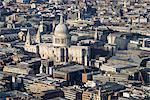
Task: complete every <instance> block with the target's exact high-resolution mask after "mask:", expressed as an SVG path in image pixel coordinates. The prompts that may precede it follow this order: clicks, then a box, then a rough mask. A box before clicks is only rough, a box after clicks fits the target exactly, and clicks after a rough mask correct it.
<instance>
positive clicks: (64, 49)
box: [24, 16, 90, 66]
mask: <svg viewBox="0 0 150 100" xmlns="http://www.w3.org/2000/svg"><path fill="white" fill-rule="evenodd" d="M40 28H41V25H40V27H39V29H38V32H37V35H36V43H34V44H32V42H31V38H30V33H29V31H28V33H27V37H26V42H25V46H24V49H25V50H26V51H28V52H34V53H38V54H40V56H41V58H42V59H52V60H53V61H54V62H58V63H59V62H76V63H79V64H83V65H85V66H87V65H88V64H89V60H90V47H89V46H77V45H71V38H70V35H69V30H68V27H67V26H66V25H65V24H64V21H63V16H61V17H60V23H59V24H58V25H57V26H56V27H55V31H54V34H53V39H52V40H53V42H52V43H42V40H41V34H40V31H39V30H41V29H40Z"/></svg>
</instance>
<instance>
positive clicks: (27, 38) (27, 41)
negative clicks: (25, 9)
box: [25, 29, 31, 46]
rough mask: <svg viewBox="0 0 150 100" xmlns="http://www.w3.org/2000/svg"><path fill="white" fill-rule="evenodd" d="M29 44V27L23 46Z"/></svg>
mask: <svg viewBox="0 0 150 100" xmlns="http://www.w3.org/2000/svg"><path fill="white" fill-rule="evenodd" d="M29 45H31V37H30V32H29V29H28V32H27V36H26V42H25V46H29Z"/></svg>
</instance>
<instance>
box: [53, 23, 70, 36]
mask: <svg viewBox="0 0 150 100" xmlns="http://www.w3.org/2000/svg"><path fill="white" fill-rule="evenodd" d="M54 34H55V35H56V36H58V35H59V36H62V35H67V34H68V27H67V26H66V25H65V24H58V25H57V26H56V28H55V32H54Z"/></svg>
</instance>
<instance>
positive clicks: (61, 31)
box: [53, 15, 70, 47]
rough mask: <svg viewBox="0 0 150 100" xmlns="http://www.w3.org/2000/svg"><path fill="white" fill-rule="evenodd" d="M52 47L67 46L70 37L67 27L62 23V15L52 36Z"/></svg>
mask: <svg viewBox="0 0 150 100" xmlns="http://www.w3.org/2000/svg"><path fill="white" fill-rule="evenodd" d="M53 45H54V46H59V47H60V46H63V47H64V46H69V45H70V36H69V31H68V27H67V25H65V24H64V22H63V15H61V17H60V23H59V24H58V25H57V26H56V28H55V31H54V35H53Z"/></svg>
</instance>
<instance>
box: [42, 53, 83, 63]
mask: <svg viewBox="0 0 150 100" xmlns="http://www.w3.org/2000/svg"><path fill="white" fill-rule="evenodd" d="M42 56H43V57H45V56H46V55H44V54H43V55H42ZM54 58H56V60H59V57H56V55H55V56H54ZM60 58H61V61H62V62H63V61H65V60H64V59H65V56H61V57H60ZM82 58H83V57H82ZM66 59H67V60H73V59H75V60H76V61H78V57H66Z"/></svg>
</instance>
